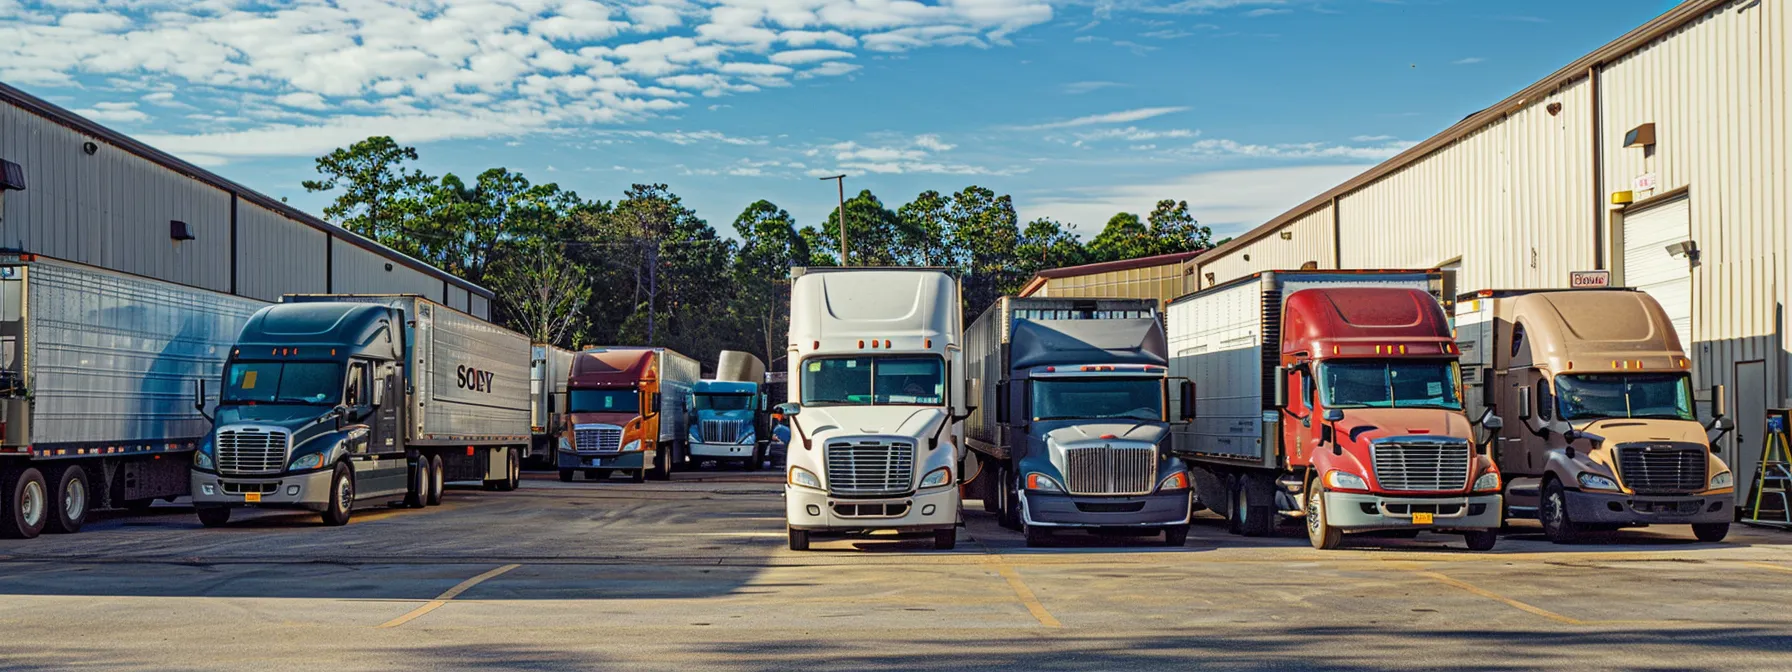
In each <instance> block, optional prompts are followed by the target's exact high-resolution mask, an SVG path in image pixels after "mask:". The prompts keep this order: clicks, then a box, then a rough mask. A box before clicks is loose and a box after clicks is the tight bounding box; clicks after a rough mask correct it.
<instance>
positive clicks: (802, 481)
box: [790, 467, 821, 490]
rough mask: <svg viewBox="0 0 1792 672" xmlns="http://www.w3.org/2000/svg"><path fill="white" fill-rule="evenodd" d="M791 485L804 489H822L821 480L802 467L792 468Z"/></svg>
mask: <svg viewBox="0 0 1792 672" xmlns="http://www.w3.org/2000/svg"><path fill="white" fill-rule="evenodd" d="M790 484H791V485H794V486H798V487H803V488H814V489H816V490H820V489H821V479H819V478H816V477H815V474H813V473H810V472H809V470H808V469H804V468H802V467H791V468H790Z"/></svg>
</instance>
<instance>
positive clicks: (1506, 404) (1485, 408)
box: [1456, 289, 1736, 543]
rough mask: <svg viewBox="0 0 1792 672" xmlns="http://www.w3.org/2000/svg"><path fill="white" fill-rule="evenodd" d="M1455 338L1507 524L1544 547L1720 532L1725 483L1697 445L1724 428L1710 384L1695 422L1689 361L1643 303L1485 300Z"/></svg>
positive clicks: (1610, 293) (1628, 299) (1473, 307)
mask: <svg viewBox="0 0 1792 672" xmlns="http://www.w3.org/2000/svg"><path fill="white" fill-rule="evenodd" d="M1456 329H1457V337H1458V342H1459V345H1460V347H1461V350H1462V365H1463V367H1464V371H1463V374H1464V375H1463V378H1464V382H1465V386H1466V388H1467V395H1466V396H1467V397H1468V404H1469V411H1470V412H1471V413H1472V414H1475V415H1474V416H1472V417H1482V416H1484V417H1496V418H1500V419H1501V422H1500V423H1497V424H1500V425H1502V427H1501V429H1500V430H1499V431H1498V433H1497V436H1495V437H1494V439H1493V441H1492V445H1493V458H1494V460H1495V461H1496V462H1497V463H1498V464H1499V468H1500V472H1501V473H1502V474H1504V475H1505V478H1506V479H1507V481H1506V486H1505V497H1506V505H1507V515H1509V516H1510V517H1512V518H1536V519H1538V520H1539V522H1541V523H1542V526H1543V533H1544V535H1546V536H1547V537H1548V538H1549V539H1550V540H1551V541H1554V542H1556V543H1570V542H1573V541H1575V540H1576V539H1578V538H1579V537H1580V536H1581V535H1582V533H1584V532H1587V531H1591V530H1601V529H1616V528H1618V527H1630V526H1643V525H1691V526H1692V531H1693V535H1694V536H1696V537H1698V538H1699V540H1701V541H1708V542H1716V541H1722V540H1723V538H1724V536H1725V535H1727V534H1729V530H1730V521H1731V517H1732V515H1733V509H1732V507H1733V506H1734V502H1733V500H1734V498H1735V486H1736V479H1735V477H1734V476H1733V475H1732V474H1731V470H1730V468H1729V467H1728V466H1727V465H1725V464H1724V461H1723V460H1722V459H1720V458H1719V457H1718V455H1717V452H1718V449H1717V444H1715V443H1713V441H1712V440H1711V438H1710V434H1711V432H1714V431H1715V432H1718V433H1719V435H1720V436H1721V433H1722V432H1725V431H1728V430H1729V429H1730V428H1731V427H1733V423H1732V422H1731V421H1730V420H1729V419H1728V418H1727V417H1725V415H1724V392H1723V388H1722V386H1717V387H1715V388H1714V389H1713V390H1712V394H1711V408H1710V417H1711V420H1710V421H1709V422H1706V423H1701V422H1700V421H1699V418H1698V414H1697V413H1696V412H1695V409H1694V404H1693V388H1692V375H1691V370H1690V367H1691V360H1689V359H1688V358H1687V356H1686V353H1685V351H1684V350H1683V349H1682V347H1681V343H1680V337H1679V334H1678V332H1676V331H1675V329H1674V323H1673V321H1672V320H1671V318H1669V317H1668V315H1667V313H1666V312H1665V311H1664V310H1663V309H1662V307H1661V305H1660V304H1659V303H1657V302H1656V301H1655V299H1654V298H1653V297H1651V296H1649V295H1648V294H1647V293H1644V292H1640V291H1637V290H1634V289H1539V290H1487V291H1481V292H1476V293H1473V294H1465V295H1463V296H1462V297H1460V299H1459V300H1458V302H1457V304H1456Z"/></svg>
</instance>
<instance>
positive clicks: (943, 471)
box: [920, 467, 952, 488]
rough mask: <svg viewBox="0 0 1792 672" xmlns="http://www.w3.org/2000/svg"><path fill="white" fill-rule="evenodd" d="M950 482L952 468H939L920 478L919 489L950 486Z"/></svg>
mask: <svg viewBox="0 0 1792 672" xmlns="http://www.w3.org/2000/svg"><path fill="white" fill-rule="evenodd" d="M951 482H952V468H951V467H940V468H938V469H935V470H933V471H929V472H927V475H926V476H922V477H921V486H920V487H923V488H937V487H939V486H942V485H947V484H950V483H951Z"/></svg>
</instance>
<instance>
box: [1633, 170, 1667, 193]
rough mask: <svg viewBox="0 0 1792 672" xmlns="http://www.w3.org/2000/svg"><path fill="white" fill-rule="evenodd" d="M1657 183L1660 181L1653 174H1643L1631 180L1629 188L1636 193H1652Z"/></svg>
mask: <svg viewBox="0 0 1792 672" xmlns="http://www.w3.org/2000/svg"><path fill="white" fill-rule="evenodd" d="M1658 182H1660V180H1658V179H1657V178H1656V177H1655V173H1643V174H1641V175H1638V176H1636V179H1633V180H1631V181H1630V186H1631V188H1633V189H1635V190H1637V191H1654V190H1655V186H1656V184H1657V183H1658Z"/></svg>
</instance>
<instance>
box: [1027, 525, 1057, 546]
mask: <svg viewBox="0 0 1792 672" xmlns="http://www.w3.org/2000/svg"><path fill="white" fill-rule="evenodd" d="M1025 534H1026V536H1027V548H1045V547H1047V546H1051V545H1052V532H1051V530H1048V529H1046V528H1043V527H1040V526H1038V525H1028V526H1027V529H1026V532H1025Z"/></svg>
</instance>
